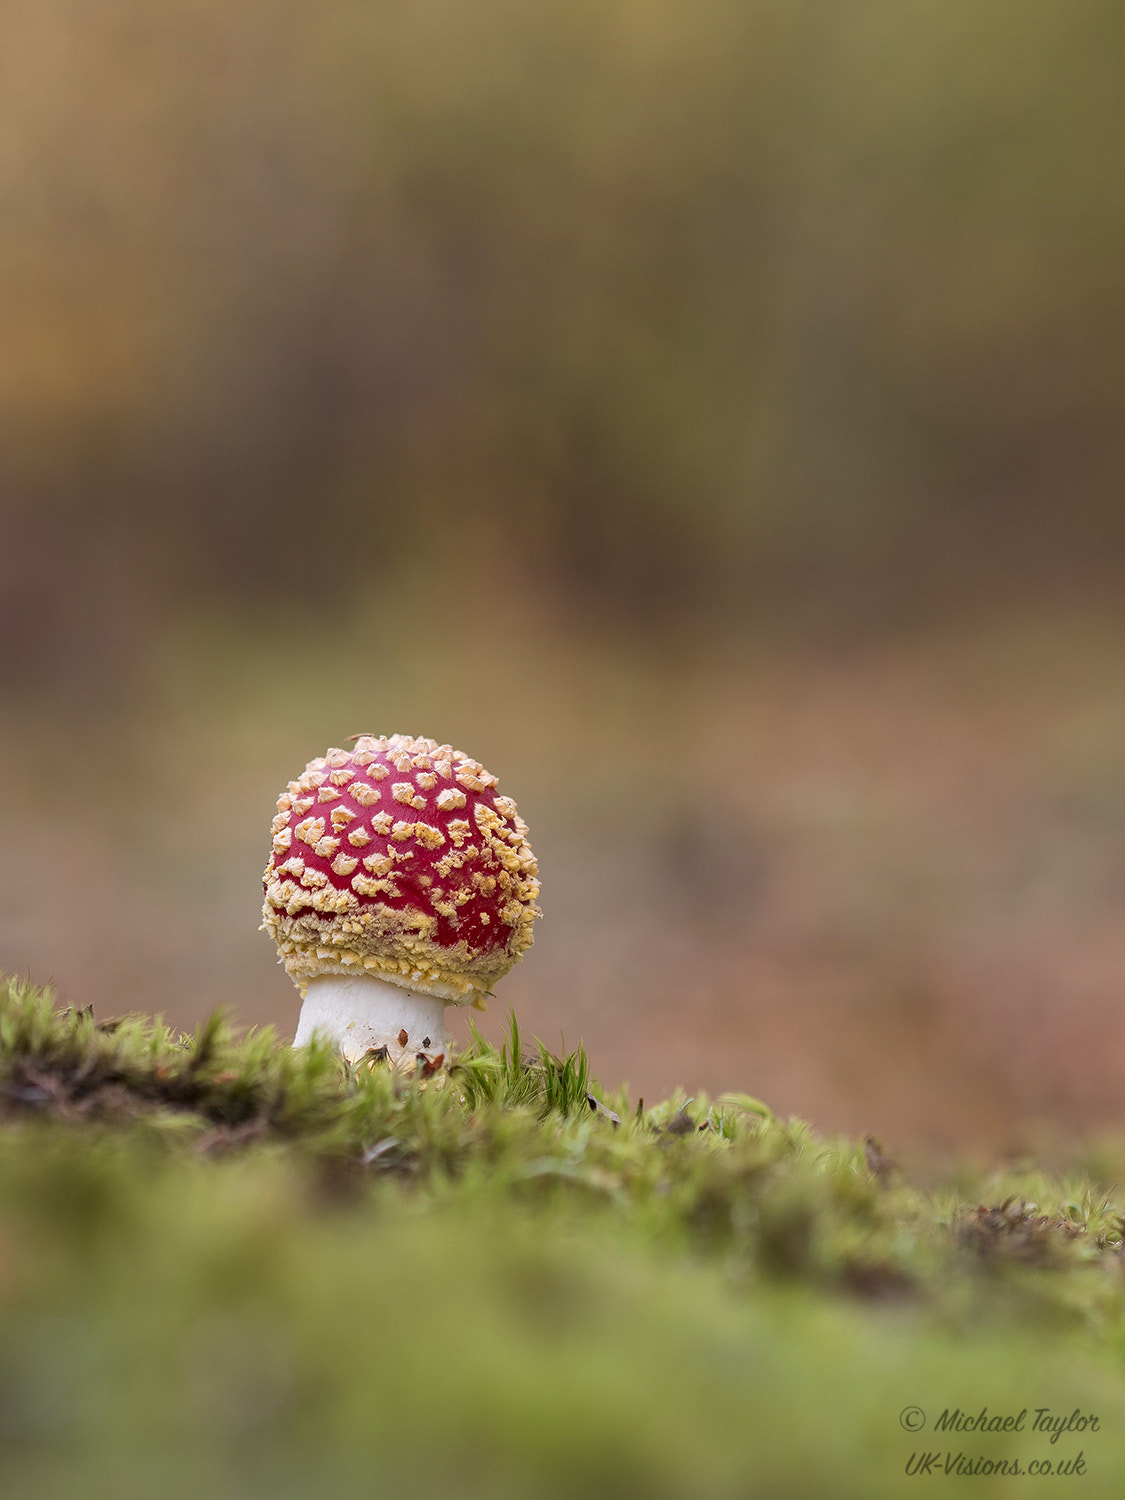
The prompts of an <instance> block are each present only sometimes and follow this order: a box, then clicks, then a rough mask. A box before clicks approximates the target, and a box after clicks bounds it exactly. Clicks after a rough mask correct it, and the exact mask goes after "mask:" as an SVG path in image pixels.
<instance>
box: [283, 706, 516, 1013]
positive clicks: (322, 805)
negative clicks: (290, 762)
mask: <svg viewBox="0 0 1125 1500" xmlns="http://www.w3.org/2000/svg"><path fill="white" fill-rule="evenodd" d="M496 785H497V782H496V777H495V776H491V775H489V773H488V772H487V771H486V770H485V769H484V767H483V766H481V765H479V764H478V762H477V761H475V760H471V759H470V758H469V757H468V756H467V755H463V754H462V753H461V752H460V751H459V750H454V749H453V748H452V746H450V745H439V744H437V743H436V742H435V741H434V740H427V739H413V738H411V737H410V736H409V735H402V734H394V735H391V736H390V737H389V738H386V737H384V736H379V737H378V738H376V737H375V736H373V735H360V736H359V737H358V738H357V739H356V742H355V745H354V748H353V749H351V750H329V751H328V753H327V754H326V755H323V756H318V757H317V759H316V760H312V761H310V762H309V764H308V765H307V766H306V767H305V770H304V772H303V774H302V775H301V776H300V777H298V779H297V780H296V781H291V782H290V783H289V786H288V787H287V788H286V790H285V791H284V792H282V794H281V796H280V797H279V798H278V802H277V816H276V818H274V820H273V851H272V853H271V855H270V861H269V864H268V865H267V866H266V871H265V875H264V877H263V878H264V883H265V891H266V899H265V906H264V907H263V916H264V918H265V927H266V930H267V931H268V932H269V933H270V934H271V935H272V937H273V938H274V940H275V942H276V943H277V946H278V949H279V951H280V952H281V956H282V959H283V960H284V963H285V967H286V969H287V971H288V972H289V974H290V976H291V978H292V979H293V980H294V982H295V983H296V984H297V985H298V987H299V988H300V989H301V990H302V992H303V990H304V987H305V985H306V984H307V983H308V981H309V980H310V979H313V978H315V977H317V976H318V975H322V974H355V973H357V972H359V971H360V970H367V971H368V972H371V973H375V974H376V975H378V976H379V977H380V978H382V979H388V980H390V981H391V982H392V983H395V984H401V985H403V986H404V987H406V988H407V989H413V990H418V991H420V992H421V993H423V994H427V995H434V996H436V997H437V998H439V999H442V1000H448V1001H456V1002H459V1003H465V1002H466V1001H472V1002H474V1003H480V997H481V996H482V995H483V994H485V993H487V991H489V990H490V989H491V988H492V986H493V985H494V984H495V983H496V981H497V980H498V979H501V978H502V977H503V976H504V975H505V974H506V973H507V972H508V970H509V969H510V968H511V967H512V965H513V964H514V963H517V962H518V960H519V959H520V958H521V957H522V956H523V953H524V951H525V950H526V949H527V948H530V946H531V943H532V932H531V927H532V923H533V922H534V921H535V918H536V917H537V916H538V915H539V909H538V907H537V906H536V905H535V898H536V896H537V895H538V894H539V882H538V880H537V879H536V878H535V877H536V875H537V873H538V866H537V865H536V862H535V856H534V855H533V854H532V852H531V848H530V845H529V844H528V842H527V824H526V823H525V822H524V821H523V819H522V818H521V817H520V815H519V813H518V812H517V811H516V804H515V803H514V802H513V801H512V800H511V798H510V797H501V796H498V795H497V794H496Z"/></svg>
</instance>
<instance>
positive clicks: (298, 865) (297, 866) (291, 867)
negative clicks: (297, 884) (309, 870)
mask: <svg viewBox="0 0 1125 1500" xmlns="http://www.w3.org/2000/svg"><path fill="white" fill-rule="evenodd" d="M304 868H305V862H304V860H303V859H301V858H300V857H299V856H298V855H296V854H294V855H293V857H292V858H291V859H287V860H286V861H285V863H284V864H283V865H278V867H277V872H278V874H279V875H282V874H288V875H292V876H294V877H295V878H296V879H298V880H299V879H300V878H301V871H302V870H303V869H304Z"/></svg>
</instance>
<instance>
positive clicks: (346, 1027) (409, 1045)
mask: <svg viewBox="0 0 1125 1500" xmlns="http://www.w3.org/2000/svg"><path fill="white" fill-rule="evenodd" d="M316 1034H319V1035H321V1036H324V1037H327V1038H328V1039H329V1040H330V1041H332V1042H335V1044H336V1046H337V1047H339V1049H340V1051H341V1052H342V1053H343V1054H344V1056H345V1057H346V1058H347V1059H348V1061H349V1062H355V1061H356V1060H357V1059H359V1058H361V1057H363V1056H364V1054H365V1053H367V1052H370V1051H371V1050H372V1049H376V1050H377V1049H378V1048H380V1047H386V1049H387V1055H388V1056H389V1057H390V1058H391V1059H392V1060H393V1061H395V1062H399V1061H401V1060H403V1059H407V1058H409V1059H413V1058H414V1057H416V1056H417V1055H418V1053H419V1052H425V1053H427V1054H429V1055H430V1056H433V1055H435V1054H436V1053H439V1052H446V1051H448V1048H447V1045H446V1036H445V1001H444V1000H437V999H435V998H434V996H433V995H420V994H419V993H418V991H417V990H408V989H404V988H403V987H402V986H401V985H398V984H390V983H388V982H387V980H385V979H376V978H375V976H374V975H373V974H356V975H355V976H354V977H353V976H352V975H350V974H349V975H344V974H325V975H323V976H322V977H321V978H319V979H310V980H309V982H308V984H307V986H306V988H305V1000H304V1004H303V1005H302V1006H301V1015H300V1018H299V1019H298V1021H297V1035H296V1036H295V1037H294V1038H293V1045H294V1047H307V1046H308V1044H309V1042H311V1041H312V1039H313V1036H314V1035H316ZM404 1035H405V1038H406V1040H405V1041H403V1040H402V1038H403V1036H404Z"/></svg>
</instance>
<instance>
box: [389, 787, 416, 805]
mask: <svg viewBox="0 0 1125 1500" xmlns="http://www.w3.org/2000/svg"><path fill="white" fill-rule="evenodd" d="M391 796H392V797H393V798H394V799H395V801H396V802H402V803H404V804H405V805H406V806H407V807H413V806H414V783H413V782H412V781H396V782H395V784H394V785H393V786H392V787H391Z"/></svg>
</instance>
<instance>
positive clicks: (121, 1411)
mask: <svg viewBox="0 0 1125 1500" xmlns="http://www.w3.org/2000/svg"><path fill="white" fill-rule="evenodd" d="M0 1112H2V1119H0V1493H3V1494H5V1495H6V1494H13V1495H14V1494H19V1495H21V1496H25V1495H34V1494H44V1495H47V1494H50V1495H54V1494H65V1493H71V1492H75V1493H78V1492H81V1493H83V1494H85V1495H91V1496H94V1497H95V1500H96V1497H98V1496H100V1495H102V1494H105V1495H107V1496H109V1495H113V1496H127V1495H137V1496H138V1497H140V1496H151V1495H152V1494H157V1493H159V1494H161V1495H162V1496H173V1497H178V1496H181V1495H183V1496H185V1497H186V1496H197V1495H201V1494H204V1493H206V1494H209V1495H210V1494H214V1495H218V1496H227V1495H230V1496H236V1495H237V1496H250V1497H257V1496H259V1495H260V1496H262V1497H263V1500H264V1497H267V1496H268V1497H271V1500H273V1497H276V1496H293V1497H298V1496H300V1497H305V1496H310V1495H315V1496H317V1497H324V1500H335V1497H336V1496H340V1497H343V1496H351V1495H366V1494H384V1493H388V1494H392V1495H404V1496H412V1495H414V1494H419V1495H421V1494H425V1495H431V1494H434V1493H437V1492H439V1491H441V1490H445V1491H447V1492H451V1493H454V1494H457V1495H459V1496H460V1495H465V1496H470V1497H472V1496H476V1495H481V1496H485V1495H488V1496H494V1495H512V1496H524V1495H548V1496H553V1495H559V1496H564V1495H565V1496H572V1495H575V1494H582V1493H589V1494H599V1495H600V1494H609V1493H613V1494H615V1495H626V1496H628V1495H637V1496H646V1497H647V1496H655V1497H659V1496H663V1495H668V1496H673V1495H675V1496H683V1495H692V1496H704V1497H706V1496H712V1495H713V1496H717V1497H718V1496H735V1495H740V1496H741V1495H759V1494H761V1495H770V1496H783V1495H790V1494H792V1495H804V1494H811V1493H820V1494H834V1495H853V1494H854V1495H856V1496H860V1495H862V1496H867V1497H879V1496H883V1495H887V1496H893V1495H898V1494H901V1493H903V1486H904V1482H905V1481H904V1466H905V1464H906V1461H907V1459H908V1458H909V1456H910V1454H911V1453H912V1452H914V1451H915V1450H917V1449H919V1448H932V1449H941V1450H942V1451H945V1450H949V1451H952V1452H956V1451H958V1450H962V1449H963V1450H964V1451H965V1452H966V1453H969V1454H985V1455H991V1456H993V1457H1008V1458H1011V1457H1015V1458H1017V1459H1019V1460H1021V1461H1026V1460H1029V1459H1042V1458H1046V1459H1050V1460H1058V1459H1059V1458H1065V1457H1070V1456H1073V1455H1074V1454H1077V1452H1078V1451H1079V1449H1082V1450H1083V1452H1084V1455H1085V1461H1086V1464H1087V1475H1086V1476H1085V1478H1084V1482H1083V1485H1082V1490H1081V1492H1082V1493H1083V1494H1084V1495H1101V1494H1105V1495H1109V1494H1116V1493H1117V1491H1118V1489H1119V1488H1120V1476H1121V1475H1122V1473H1123V1464H1125V1436H1123V1434H1125V1422H1123V1421H1122V1418H1123V1417H1125V1380H1123V1378H1122V1376H1121V1374H1120V1372H1119V1367H1118V1361H1119V1359H1120V1356H1121V1353H1122V1352H1123V1348H1125V1337H1123V1332H1122V1329H1123V1326H1125V1325H1123V1317H1122V1314H1123V1311H1125V1283H1123V1276H1122V1256H1121V1253H1120V1248H1119V1247H1120V1240H1121V1232H1120V1231H1121V1221H1120V1215H1121V1205H1120V1202H1119V1201H1118V1200H1117V1199H1115V1196H1114V1193H1113V1192H1112V1191H1110V1190H1109V1187H1108V1185H1107V1183H1106V1180H1105V1179H1106V1176H1107V1174H1108V1173H1109V1171H1110V1170H1111V1167H1110V1166H1108V1165H1106V1164H1107V1163H1112V1161H1113V1160H1114V1158H1113V1155H1112V1150H1111V1147H1110V1146H1109V1144H1108V1143H1107V1144H1106V1145H1105V1146H1104V1147H1101V1148H1099V1155H1098V1162H1100V1163H1101V1166H1099V1168H1098V1173H1099V1174H1100V1175H1096V1174H1095V1173H1094V1172H1093V1171H1092V1170H1090V1169H1089V1168H1090V1164H1089V1163H1087V1164H1085V1169H1083V1170H1079V1171H1077V1172H1075V1173H1074V1174H1073V1176H1070V1177H1068V1176H1065V1175H1064V1176H1052V1175H1050V1174H1048V1173H1046V1172H1044V1171H1042V1170H1041V1169H1039V1168H1036V1167H1034V1166H1033V1165H1030V1164H1029V1165H1028V1166H1027V1167H1026V1169H1021V1170H1020V1171H1018V1172H1014V1171H1012V1170H1010V1169H1009V1170H1006V1171H1005V1172H1003V1173H999V1174H996V1175H995V1176H993V1177H990V1176H988V1175H986V1174H982V1173H977V1174H976V1175H975V1176H973V1175H971V1174H969V1173H967V1172H965V1171H963V1172H962V1173H961V1174H960V1176H959V1177H958V1178H957V1179H956V1180H955V1181H953V1182H951V1183H950V1184H949V1185H946V1186H939V1187H938V1188H937V1189H935V1190H927V1191H923V1190H922V1189H920V1188H918V1187H916V1186H914V1185H912V1184H911V1183H909V1182H908V1181H906V1180H905V1179H904V1177H903V1174H902V1173H901V1172H900V1171H898V1170H897V1169H896V1168H894V1166H893V1164H891V1163H890V1162H889V1161H888V1160H887V1158H886V1156H885V1155H884V1153H882V1151H881V1150H880V1149H879V1148H878V1146H877V1145H876V1143H874V1142H870V1141H869V1142H867V1143H866V1144H865V1145H861V1144H858V1143H853V1142H850V1141H845V1140H826V1139H822V1138H821V1137H819V1136H818V1135H817V1134H816V1133H815V1132H814V1131H813V1130H812V1129H811V1128H810V1127H809V1126H808V1125H807V1124H805V1123H804V1122H801V1121H796V1120H790V1121H783V1120H779V1119H778V1118H776V1117H775V1116H774V1115H772V1114H771V1113H770V1112H769V1111H768V1110H767V1109H766V1108H765V1106H763V1105H761V1104H760V1103H758V1101H755V1100H752V1099H748V1098H746V1097H744V1096H734V1095H727V1096H724V1097H723V1098H722V1099H720V1100H715V1101H710V1100H707V1099H702V1098H699V1097H697V1098H695V1099H694V1100H691V1101H688V1100H685V1099H684V1098H683V1097H682V1096H676V1097H674V1098H673V1099H671V1100H669V1101H666V1102H665V1103H664V1104H662V1105H660V1106H658V1107H657V1108H656V1109H652V1110H649V1111H642V1110H640V1109H636V1108H631V1107H630V1104H629V1101H628V1100H626V1099H624V1098H622V1097H618V1098H613V1099H609V1100H607V1099H606V1097H605V1095H604V1094H603V1092H602V1090H601V1089H600V1087H599V1086H598V1084H597V1083H596V1081H595V1080H593V1079H591V1077H590V1075H589V1069H588V1065H587V1061H586V1059H585V1057H584V1056H583V1055H582V1054H581V1053H578V1054H575V1055H574V1056H572V1057H569V1058H564V1059H559V1058H555V1057H553V1056H551V1054H550V1053H548V1052H547V1051H546V1050H545V1049H543V1048H542V1047H537V1048H536V1049H534V1051H532V1052H531V1053H530V1054H527V1055H525V1052H524V1049H523V1047H522V1045H521V1040H520V1037H519V1033H518V1029H517V1028H516V1026H515V1024H514V1022H513V1024H512V1029H511V1033H510V1036H509V1038H508V1041H507V1043H506V1045H505V1046H504V1047H503V1048H502V1049H500V1050H499V1051H497V1050H495V1049H492V1048H491V1047H489V1046H488V1045H487V1044H485V1043H484V1042H483V1041H481V1040H480V1038H479V1037H478V1038H475V1039H474V1041H473V1043H472V1045H471V1047H470V1048H469V1049H468V1050H467V1051H466V1052H465V1053H463V1054H461V1055H460V1056H459V1057H457V1058H456V1059H455V1060H454V1061H453V1064H452V1066H451V1067H450V1068H449V1070H448V1071H446V1072H444V1073H441V1074H437V1075H435V1076H433V1077H431V1078H428V1079H423V1078H405V1077H403V1076H401V1075H399V1074H397V1073H395V1072H393V1071H392V1070H390V1069H388V1068H387V1067H386V1066H379V1065H376V1066H374V1067H358V1068H349V1067H347V1066H346V1065H345V1064H343V1063H341V1062H340V1060H339V1059H338V1058H337V1057H336V1056H335V1055H334V1054H333V1053H332V1052H331V1051H330V1050H328V1049H322V1048H318V1047H314V1048H310V1049H308V1050H306V1051H302V1052H294V1051H292V1050H291V1049H289V1048H287V1047H283V1046H279V1044H278V1042H277V1040H276V1038H275V1037H274V1036H273V1035H272V1034H271V1033H268V1032H260V1033H253V1034H251V1035H249V1036H246V1037H241V1038H240V1037H237V1036H236V1035H235V1034H234V1032H233V1031H232V1029H231V1028H230V1027H229V1026H228V1025H227V1024H226V1023H225V1022H224V1021H223V1020H222V1019H221V1018H213V1019H212V1020H211V1021H210V1022H208V1023H207V1024H206V1025H205V1026H204V1027H202V1028H201V1030H200V1031H199V1033H198V1034H197V1035H196V1036H194V1037H188V1036H178V1035H176V1034H174V1033H172V1032H170V1031H169V1030H167V1029H166V1028H164V1027H162V1026H160V1025H159V1024H155V1023H152V1022H150V1021H147V1020H143V1019H139V1018H128V1019H125V1020H122V1021H119V1022H108V1023H103V1024H99V1023H98V1022H96V1021H95V1019H94V1018H93V1017H92V1016H91V1015H89V1014H88V1013H75V1012H60V1011H59V1010H58V1009H57V1008H55V1007H54V1005H53V1004H52V1001H51V997H50V996H49V995H47V994H44V993H41V992H39V991H36V990H34V989H33V988H30V987H27V986H19V985H9V986H7V987H6V988H5V989H3V990H0ZM1031 1201H1033V1202H1034V1203H1036V1204H1038V1205H1039V1206H1038V1207H1037V1208H1032V1207H1029V1206H1028V1205H1029V1202H1031ZM907 1405H917V1406H919V1407H921V1408H922V1409H923V1410H925V1411H926V1412H927V1413H928V1414H929V1417H928V1420H929V1421H932V1419H933V1418H934V1417H936V1416H937V1415H939V1414H940V1412H941V1410H942V1409H943V1408H954V1407H958V1406H959V1407H961V1408H962V1409H963V1410H970V1409H972V1410H979V1409H980V1407H981V1406H985V1405H986V1406H988V1408H989V1409H990V1411H993V1412H1005V1411H1009V1410H1011V1411H1014V1412H1018V1411H1019V1409H1020V1408H1021V1407H1029V1408H1031V1409H1034V1408H1036V1407H1050V1408H1052V1409H1054V1410H1058V1411H1065V1413H1066V1414H1067V1415H1069V1413H1070V1412H1071V1411H1072V1410H1073V1409H1074V1408H1075V1407H1080V1408H1081V1409H1082V1410H1083V1411H1086V1412H1093V1413H1095V1414H1097V1415H1098V1417H1099V1424H1100V1425H1099V1429H1098V1431H1097V1432H1096V1433H1089V1432H1088V1433H1086V1434H1083V1435H1081V1436H1080V1437H1075V1436H1073V1435H1066V1436H1064V1437H1063V1438H1061V1439H1060V1440H1059V1442H1058V1443H1056V1444H1054V1445H1052V1444H1050V1443H1049V1442H1048V1441H1047V1439H1046V1438H1045V1437H1043V1436H1042V1435H1039V1434H1028V1433H1027V1432H1026V1431H1025V1432H1024V1433H1023V1434H1007V1435H1004V1434H999V1435H989V1434H969V1435H962V1436H960V1437H957V1438H954V1437H953V1436H952V1435H948V1434H946V1435H940V1436H939V1435H935V1434H933V1433H932V1432H931V1431H930V1430H929V1429H928V1428H927V1429H926V1430H925V1431H924V1432H923V1433H922V1434H921V1435H917V1436H916V1435H914V1434H911V1433H909V1432H907V1431H905V1430H904V1429H903V1428H902V1427H901V1426H900V1423H899V1413H900V1411H901V1410H902V1409H903V1408H904V1407H905V1406H907ZM1043 1483H1044V1481H1043V1480H1041V1479H1035V1480H1031V1479H1028V1480H1026V1481H1016V1482H1015V1483H1014V1484H1013V1483H1011V1482H1009V1487H1008V1489H1006V1490H1005V1491H1004V1493H1010V1494H1020V1493H1023V1492H1024V1491H1023V1490H1022V1489H1020V1487H1019V1486H1020V1484H1026V1485H1027V1486H1028V1487H1029V1488H1028V1490H1027V1492H1028V1493H1032V1492H1034V1493H1038V1492H1039V1491H1038V1489H1036V1486H1037V1485H1038V1486H1040V1487H1041V1486H1042V1484H1043ZM1056 1483H1057V1481H1056Z"/></svg>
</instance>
